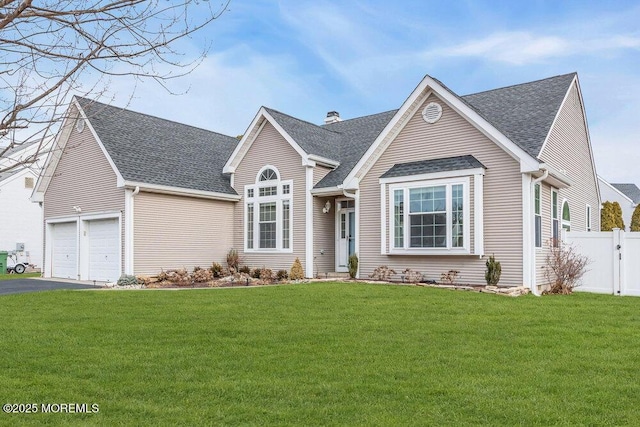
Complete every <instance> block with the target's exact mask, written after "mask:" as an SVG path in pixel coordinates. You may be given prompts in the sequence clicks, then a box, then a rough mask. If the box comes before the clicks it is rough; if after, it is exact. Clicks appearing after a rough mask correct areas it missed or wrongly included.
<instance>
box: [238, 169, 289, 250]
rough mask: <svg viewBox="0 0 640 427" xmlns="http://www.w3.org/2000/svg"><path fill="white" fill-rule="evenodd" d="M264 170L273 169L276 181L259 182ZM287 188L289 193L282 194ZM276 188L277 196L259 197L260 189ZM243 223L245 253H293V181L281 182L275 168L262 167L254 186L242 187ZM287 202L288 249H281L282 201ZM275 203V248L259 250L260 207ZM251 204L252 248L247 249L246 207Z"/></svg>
mask: <svg viewBox="0 0 640 427" xmlns="http://www.w3.org/2000/svg"><path fill="white" fill-rule="evenodd" d="M266 169H273V170H274V171H275V172H276V175H277V178H278V179H277V180H270V181H260V175H262V172H264V171H265V170H266ZM287 185H288V186H289V193H288V194H283V187H284V186H287ZM276 186H277V187H278V194H277V195H271V196H262V197H260V195H259V194H260V191H259V190H260V188H264V187H276ZM249 190H253V197H248V194H249ZM243 194H244V213H243V216H244V223H243V231H242V235H243V240H244V243H243V246H244V251H245V252H251V253H292V252H293V218H294V216H293V209H294V207H293V180H287V181H281V180H280V172H279V171H278V169H277V168H276V167H275V166H271V165H266V166H263V167H262V168H261V169H260V170H259V171H258V173H257V174H256V181H255V184H252V185H245V186H244V193H243ZM284 200H288V201H289V247H288V248H284V247H283V244H282V243H283V242H282V238H283V219H284V218H283V203H282V202H283V201H284ZM270 202H275V203H276V247H275V248H260V205H261V204H263V203H270ZM250 203H253V248H249V247H248V244H247V239H248V233H247V224H248V213H247V211H248V205H249V204H250Z"/></svg>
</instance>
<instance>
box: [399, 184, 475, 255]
mask: <svg viewBox="0 0 640 427" xmlns="http://www.w3.org/2000/svg"><path fill="white" fill-rule="evenodd" d="M389 190H390V197H389V202H390V205H391V206H390V209H389V212H390V216H389V230H390V237H391V238H390V242H391V243H390V245H391V248H390V252H391V253H415V254H419V253H423V254H428V253H434V254H436V253H469V251H470V240H471V237H470V224H469V223H470V200H469V178H467V177H465V178H455V179H451V180H432V181H419V182H409V183H399V184H391V185H390V186H389Z"/></svg>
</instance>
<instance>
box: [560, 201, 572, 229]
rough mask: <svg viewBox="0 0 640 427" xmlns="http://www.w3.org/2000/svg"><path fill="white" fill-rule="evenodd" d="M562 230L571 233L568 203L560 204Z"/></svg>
mask: <svg viewBox="0 0 640 427" xmlns="http://www.w3.org/2000/svg"><path fill="white" fill-rule="evenodd" d="M562 229H563V230H567V231H571V212H569V202H568V201H567V200H564V201H563V202H562Z"/></svg>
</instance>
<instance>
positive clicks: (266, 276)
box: [259, 267, 273, 283]
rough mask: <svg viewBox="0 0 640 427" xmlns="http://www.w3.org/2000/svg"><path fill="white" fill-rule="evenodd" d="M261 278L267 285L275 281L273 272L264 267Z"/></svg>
mask: <svg viewBox="0 0 640 427" xmlns="http://www.w3.org/2000/svg"><path fill="white" fill-rule="evenodd" d="M259 278H260V280H262V281H263V282H265V283H271V282H272V281H273V271H271V269H270V268H264V267H262V269H261V270H260V277H259Z"/></svg>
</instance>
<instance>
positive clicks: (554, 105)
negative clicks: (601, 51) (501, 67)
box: [460, 73, 576, 158]
mask: <svg viewBox="0 0 640 427" xmlns="http://www.w3.org/2000/svg"><path fill="white" fill-rule="evenodd" d="M575 76H576V73H570V74H564V75H561V76H556V77H550V78H547V79H543V80H537V81H534V82H529V83H523V84H519V85H515V86H509V87H504V88H500V89H494V90H489V91H486V92H480V93H475V94H471V95H466V96H462V97H460V98H461V99H462V100H464V101H465V102H466V103H467V104H468V105H469V106H471V108H473V109H474V110H475V111H476V112H477V113H478V114H480V115H481V116H482V117H484V118H485V119H486V120H487V121H488V122H489V123H491V124H492V125H493V126H495V127H496V128H497V129H498V130H499V131H500V132H502V133H503V134H504V135H505V136H506V137H507V138H509V139H510V140H511V141H513V142H514V143H516V144H517V145H518V146H520V147H521V148H522V149H523V150H525V151H526V152H527V153H528V154H530V155H531V156H533V157H535V158H537V157H538V156H539V155H540V150H541V149H542V144H543V143H544V140H545V139H546V137H547V135H548V134H549V130H550V129H551V125H552V123H553V120H554V119H555V117H556V114H557V112H558V110H559V109H560V105H561V104H562V101H563V100H564V97H565V95H566V93H567V91H568V90H569V85H570V84H571V82H572V81H573V79H574V77H575Z"/></svg>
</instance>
